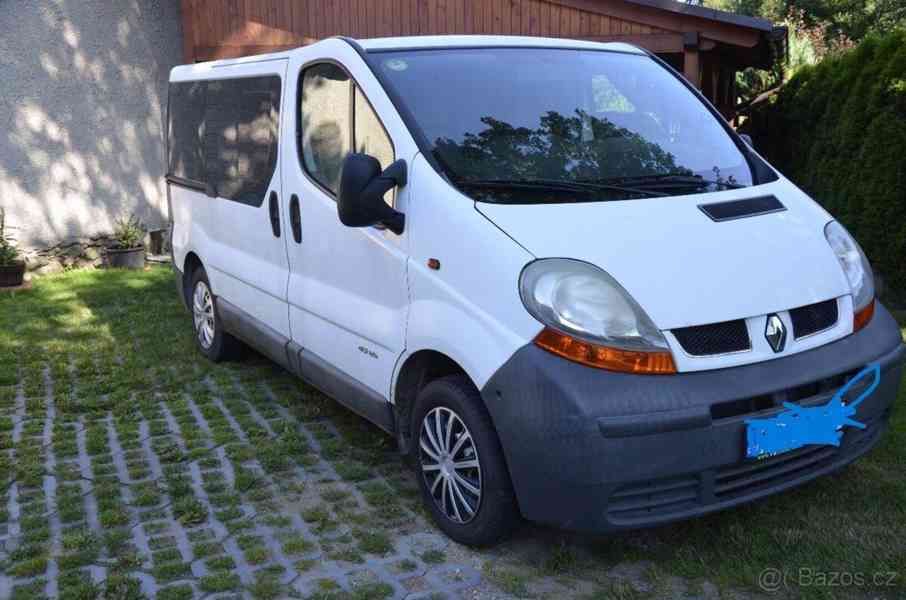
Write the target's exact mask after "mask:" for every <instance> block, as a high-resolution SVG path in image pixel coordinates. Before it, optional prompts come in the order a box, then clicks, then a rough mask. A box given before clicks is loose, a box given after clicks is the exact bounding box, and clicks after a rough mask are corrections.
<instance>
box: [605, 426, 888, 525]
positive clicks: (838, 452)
mask: <svg viewBox="0 0 906 600" xmlns="http://www.w3.org/2000/svg"><path fill="white" fill-rule="evenodd" d="M887 416H888V414H887V413H885V414H884V415H881V416H880V417H878V418H875V419H872V420H869V421H868V422H866V423H865V425H866V428H865V429H856V428H849V429H847V431H846V434H845V435H844V437H843V441H842V445H841V446H840V447H839V448H838V447H836V446H805V447H803V448H800V449H798V450H794V451H792V452H787V453H784V454H780V455H778V456H773V457H771V458H767V459H763V460H751V459H748V460H744V461H742V462H739V463H737V464H735V465H728V466H726V467H722V468H719V469H708V470H705V471H701V472H699V473H691V474H688V475H686V476H682V477H671V478H668V479H656V480H653V481H646V482H641V483H635V484H632V485H629V486H626V487H623V488H621V489H618V490H617V491H615V492H614V493H613V494H611V496H610V498H609V499H608V502H607V518H608V520H610V521H611V522H612V523H615V524H622V525H633V524H636V525H638V524H644V523H646V522H651V521H653V520H656V519H662V518H665V517H670V516H671V515H680V514H682V513H685V514H686V515H687V516H688V515H690V514H695V513H699V512H702V511H705V510H707V509H708V507H709V505H714V504H718V503H721V502H726V501H731V500H734V499H737V498H746V497H749V496H751V495H752V494H758V493H760V492H770V491H772V490H776V489H779V488H782V487H784V486H785V485H786V484H789V483H795V482H797V481H799V480H801V479H802V478H804V477H808V476H809V475H813V474H814V473H816V472H818V471H821V470H822V469H824V468H826V467H829V466H832V465H834V464H836V463H838V462H839V461H841V460H843V459H845V458H846V457H847V456H852V455H855V454H859V453H860V452H863V451H864V448H865V446H866V445H868V444H870V443H871V442H872V441H873V440H874V439H875V438H876V437H877V436H878V435H880V433H881V431H882V429H883V428H882V426H881V425H882V424H883V422H884V421H885V420H886V418H887Z"/></svg>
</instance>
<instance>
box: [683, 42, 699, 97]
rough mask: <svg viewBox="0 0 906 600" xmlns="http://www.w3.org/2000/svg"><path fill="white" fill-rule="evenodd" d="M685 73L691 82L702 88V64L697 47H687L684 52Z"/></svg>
mask: <svg viewBox="0 0 906 600" xmlns="http://www.w3.org/2000/svg"><path fill="white" fill-rule="evenodd" d="M683 75H684V76H685V77H686V79H688V80H689V83H691V84H692V85H694V86H695V87H697V88H699V89H701V87H702V79H701V64H700V62H699V56H698V48H697V47H691V46H690V47H687V48H686V49H685V51H684V52H683Z"/></svg>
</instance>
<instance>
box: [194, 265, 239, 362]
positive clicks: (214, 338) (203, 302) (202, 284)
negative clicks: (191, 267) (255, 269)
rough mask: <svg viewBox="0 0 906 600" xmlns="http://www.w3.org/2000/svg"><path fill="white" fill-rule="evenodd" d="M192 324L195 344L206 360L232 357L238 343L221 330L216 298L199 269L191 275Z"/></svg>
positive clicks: (206, 276) (216, 360) (205, 274)
mask: <svg viewBox="0 0 906 600" xmlns="http://www.w3.org/2000/svg"><path fill="white" fill-rule="evenodd" d="M191 289H192V296H191V302H192V304H191V306H192V324H193V325H194V329H195V343H196V345H197V346H198V349H199V350H201V353H202V354H204V355H205V356H206V357H207V358H208V359H210V360H212V361H214V362H219V361H221V360H224V359H226V358H229V357H231V356H233V355H234V354H235V352H236V349H237V347H238V345H239V342H238V341H237V340H236V338H234V337H233V336H231V335H230V334H228V333H227V332H226V331H224V330H223V323H222V322H221V320H220V316H219V315H218V314H217V298H216V297H215V296H214V293H213V292H212V291H211V283H210V282H209V281H208V275H207V273H205V270H204V269H203V268H201V267H199V268H198V269H196V270H195V273H194V274H193V275H192V288H191Z"/></svg>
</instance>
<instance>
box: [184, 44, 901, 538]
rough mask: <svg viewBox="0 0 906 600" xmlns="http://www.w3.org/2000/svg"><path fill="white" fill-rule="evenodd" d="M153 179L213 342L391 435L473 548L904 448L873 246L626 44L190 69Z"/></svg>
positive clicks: (246, 61) (897, 367) (738, 495)
mask: <svg viewBox="0 0 906 600" xmlns="http://www.w3.org/2000/svg"><path fill="white" fill-rule="evenodd" d="M168 157H169V171H168V175H167V182H168V190H169V201H170V215H171V218H172V227H171V231H172V248H173V260H174V265H175V267H176V268H177V270H178V273H177V281H178V284H179V288H180V295H181V296H182V298H183V299H184V301H185V302H186V304H187V306H188V307H189V308H190V310H191V311H192V313H193V316H194V325H195V333H196V339H197V342H198V347H199V349H200V351H201V352H202V353H204V354H205V355H206V356H207V357H208V358H210V359H211V360H215V361H217V360H220V359H222V358H224V357H225V356H226V355H227V354H228V352H229V351H230V350H231V348H232V347H234V345H235V344H236V343H237V340H241V341H242V342H244V343H246V344H248V345H250V346H253V347H255V348H256V349H258V350H259V351H261V352H262V353H264V354H266V355H267V356H269V357H270V358H272V359H273V360H274V361H276V362H278V363H280V364H281V365H283V366H284V367H285V368H286V369H288V370H289V371H291V372H293V373H295V374H298V375H299V376H300V377H302V378H304V379H305V380H306V381H308V382H310V383H311V384H312V385H313V386H315V387H317V388H319V389H320V390H322V391H324V392H325V393H326V394H328V395H330V396H332V397H333V398H335V399H336V400H337V401H339V402H341V403H342V404H344V405H345V406H347V407H349V408H350V409H351V410H353V411H355V412H357V413H358V414H360V415H361V416H363V417H365V418H367V419H369V420H370V421H373V422H374V423H376V424H377V425H379V426H380V427H381V428H383V429H385V430H386V431H387V432H388V433H390V434H392V435H394V436H395V437H396V438H397V440H398V442H399V447H400V449H401V451H402V453H403V454H404V455H405V456H406V457H407V458H408V459H409V460H410V462H411V464H412V465H413V468H414V469H415V471H416V473H417V478H418V480H419V482H420V485H421V488H422V491H423V493H424V497H425V500H426V502H427V505H428V507H429V509H430V511H431V513H432V515H433V516H434V519H435V520H436V521H437V524H438V525H439V526H440V527H441V529H443V530H444V531H445V532H446V533H447V534H449V535H450V536H451V537H452V538H454V539H456V540H458V541H460V542H464V543H467V544H485V543H491V542H494V541H496V540H499V539H500V538H501V537H502V536H504V535H505V534H506V533H507V532H508V531H510V530H511V528H512V527H513V526H514V524H515V523H517V522H518V520H519V517H520V516H522V517H525V518H527V519H530V520H533V521H538V522H544V523H551V524H556V525H558V526H561V527H564V528H569V529H575V530H585V531H598V532H601V531H611V530H617V529H627V528H637V527H642V526H648V525H654V524H659V523H664V522H668V521H672V520H676V519H682V518H688V517H691V516H696V515H701V514H705V513H708V512H711V511H715V510H718V509H722V508H726V507H730V506H733V505H737V504H740V503H742V502H746V501H749V500H753V499H756V498H759V497H762V496H765V495H768V494H771V493H774V492H778V491H781V490H784V489H787V488H790V487H792V486H795V485H798V484H801V483H803V482H805V481H808V480H811V479H813V478H815V477H818V476H820V475H823V474H826V473H829V472H831V471H834V470H837V469H839V468H840V467H842V466H844V465H846V464H848V463H850V462H851V461H853V460H855V459H856V458H858V457H859V456H861V455H863V454H865V453H866V452H867V451H869V450H870V449H871V448H872V447H873V446H874V445H875V444H876V443H877V441H878V439H879V437H880V436H881V433H882V431H883V430H884V429H885V427H886V425H887V422H888V417H889V414H890V410H891V407H892V404H893V402H894V398H895V397H896V393H897V386H898V383H899V381H900V376H901V372H902V365H903V360H904V354H906V347H904V345H903V343H902V340H901V337H900V332H899V329H898V328H897V326H896V324H895V322H894V320H893V318H892V317H891V315H890V314H889V313H888V311H887V310H885V309H884V307H883V306H881V305H880V304H879V303H878V302H877V301H876V300H875V293H874V284H873V279H872V272H871V267H870V266H869V264H868V262H867V260H866V258H865V256H864V255H863V254H862V251H861V250H860V249H859V246H858V245H857V244H856V242H855V240H854V239H853V238H852V237H851V236H850V235H849V234H848V233H847V232H846V230H845V229H844V228H843V227H842V226H841V225H839V224H838V223H837V222H836V221H834V220H833V218H832V217H831V216H830V215H828V213H827V212H825V211H824V210H823V209H822V208H821V207H820V206H819V205H818V204H817V203H815V202H814V201H812V200H811V199H810V198H809V197H808V196H807V195H805V194H804V193H803V192H802V191H800V190H799V189H797V188H796V186H794V185H793V184H792V183H790V182H789V181H788V180H786V179H785V178H784V177H783V176H782V175H781V174H779V173H777V172H776V171H775V170H774V169H773V168H771V166H770V165H768V164H767V163H766V162H765V161H764V160H763V159H762V158H760V157H759V156H758V154H756V153H755V151H753V149H752V148H751V147H750V145H749V144H748V143H746V141H744V140H743V139H742V138H741V137H740V136H739V135H737V134H736V133H735V132H734V131H733V130H732V129H731V128H729V127H728V125H727V123H726V122H725V121H724V120H723V119H722V118H721V117H720V115H719V114H718V113H717V112H716V111H715V109H714V107H712V106H711V105H710V104H709V103H708V102H707V101H706V100H705V99H704V98H703V97H702V96H701V95H700V94H699V93H698V92H697V91H696V90H695V89H694V88H692V87H691V86H690V85H689V84H688V83H687V82H686V81H685V80H684V79H683V78H682V77H681V76H680V75H678V74H677V73H676V72H675V71H673V70H672V69H671V68H670V67H669V66H667V65H666V64H665V63H663V62H662V61H661V60H659V59H658V58H657V57H655V56H653V55H651V54H649V53H647V52H645V51H643V50H640V49H638V48H635V47H632V46H628V45H625V44H599V43H591V42H580V41H568V40H562V39H556V40H555V39H543V38H518V37H471V36H462V37H461V36H452V37H418V38H393V39H374V40H361V41H356V40H351V39H344V38H334V39H328V40H325V41H322V42H319V43H316V44H313V45H311V46H307V47H304V48H299V49H296V50H291V51H288V52H283V53H279V54H271V55H264V56H254V57H249V58H242V59H237V60H224V61H217V62H210V63H203V64H196V65H186V66H180V67H176V68H175V69H173V71H172V73H171V75H170V98H169V133H168ZM866 367H868V368H869V371H871V369H874V371H871V372H872V373H873V375H872V377H873V381H869V379H871V378H866V377H863V376H862V374H863V372H865V371H864V370H865V369H866ZM863 379H864V381H863ZM844 385H846V390H849V391H852V392H853V393H857V392H859V391H861V392H862V394H861V395H860V397H859V401H858V402H855V401H853V400H852V399H851V398H843V399H842V400H840V401H839V402H838V405H837V410H836V412H835V413H834V414H837V415H838V417H839V419H838V420H837V421H834V422H831V421H829V420H827V419H830V418H831V417H829V416H828V415H830V413H831V412H833V411H831V410H830V408H829V407H831V404H832V402H834V398H839V397H842V395H843V394H842V391H846V390H842V388H843V386H844ZM808 408H814V409H816V410H815V411H813V412H810V413H803V412H800V413H796V414H801V415H806V414H807V415H808V416H807V417H806V416H803V417H802V419H800V421H799V422H800V423H801V424H803V427H802V428H800V433H799V434H797V435H792V436H791V435H786V434H785V437H783V436H781V437H782V439H781V438H777V437H776V436H775V433H776V431H774V430H779V428H780V425H778V426H777V427H775V426H774V424H779V423H781V418H784V419H787V422H789V418H790V415H793V417H794V418H798V417H795V415H794V413H793V412H791V411H793V410H794V409H797V410H804V409H808ZM822 415H823V416H822ZM840 415H844V416H845V415H849V417H848V420H840V419H843V418H844V417H843V416H840ZM756 417H757V419H756ZM834 418H837V417H834ZM822 419H824V420H822ZM805 425H808V427H805ZM787 431H789V430H787ZM816 432H817V434H821V435H817V434H816ZM812 434H815V435H812ZM759 436H763V439H762V437H759ZM772 436H773V437H772ZM768 438H770V439H771V440H773V443H772V444H767V441H766V440H768ZM815 440H825V441H823V442H815ZM778 444H779V445H778ZM753 448H754V450H753Z"/></svg>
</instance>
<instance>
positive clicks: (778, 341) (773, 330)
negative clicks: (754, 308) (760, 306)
mask: <svg viewBox="0 0 906 600" xmlns="http://www.w3.org/2000/svg"><path fill="white" fill-rule="evenodd" d="M764 337H765V339H766V340H767V341H768V343H769V344H770V345H771V348H772V349H773V350H774V352H775V353H776V352H782V351H783V347H784V346H785V345H786V327H785V326H784V325H783V321H781V320H780V317H778V316H777V315H768V323H767V325H766V326H765V328H764Z"/></svg>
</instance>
